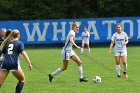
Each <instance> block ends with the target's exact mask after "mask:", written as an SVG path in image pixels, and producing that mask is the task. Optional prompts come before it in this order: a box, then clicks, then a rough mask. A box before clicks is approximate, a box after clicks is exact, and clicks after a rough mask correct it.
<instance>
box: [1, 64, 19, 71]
mask: <svg viewBox="0 0 140 93" xmlns="http://www.w3.org/2000/svg"><path fill="white" fill-rule="evenodd" d="M20 68H21V67H20V64H19V62H18V63H17V64H14V65H7V64H3V63H2V64H1V69H2V70H5V71H11V72H14V71H17V70H18V69H20Z"/></svg>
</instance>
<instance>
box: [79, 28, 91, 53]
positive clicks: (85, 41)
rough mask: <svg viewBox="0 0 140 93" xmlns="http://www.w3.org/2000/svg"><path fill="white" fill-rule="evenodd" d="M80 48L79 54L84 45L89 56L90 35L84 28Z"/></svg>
mask: <svg viewBox="0 0 140 93" xmlns="http://www.w3.org/2000/svg"><path fill="white" fill-rule="evenodd" d="M81 36H82V48H81V52H80V54H82V53H83V49H84V45H85V44H86V46H87V48H88V54H89V55H90V47H89V38H90V33H89V32H88V31H87V28H86V27H84V31H83V33H82V35H81Z"/></svg>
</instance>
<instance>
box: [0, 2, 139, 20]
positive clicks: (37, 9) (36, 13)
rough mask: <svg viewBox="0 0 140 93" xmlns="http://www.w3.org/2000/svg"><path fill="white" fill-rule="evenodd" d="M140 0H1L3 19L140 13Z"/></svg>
mask: <svg viewBox="0 0 140 93" xmlns="http://www.w3.org/2000/svg"><path fill="white" fill-rule="evenodd" d="M139 9H140V0H0V20H26V19H27V20H34V19H61V18H93V17H94V18H96V17H123V16H140V12H139Z"/></svg>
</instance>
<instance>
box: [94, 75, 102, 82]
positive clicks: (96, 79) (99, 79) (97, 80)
mask: <svg viewBox="0 0 140 93" xmlns="http://www.w3.org/2000/svg"><path fill="white" fill-rule="evenodd" d="M101 80H102V79H101V77H99V76H95V77H94V78H93V82H94V83H101Z"/></svg>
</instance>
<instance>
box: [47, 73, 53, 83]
mask: <svg viewBox="0 0 140 93" xmlns="http://www.w3.org/2000/svg"><path fill="white" fill-rule="evenodd" d="M48 76H49V81H50V82H52V79H53V77H52V76H51V74H49V75H48Z"/></svg>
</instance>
